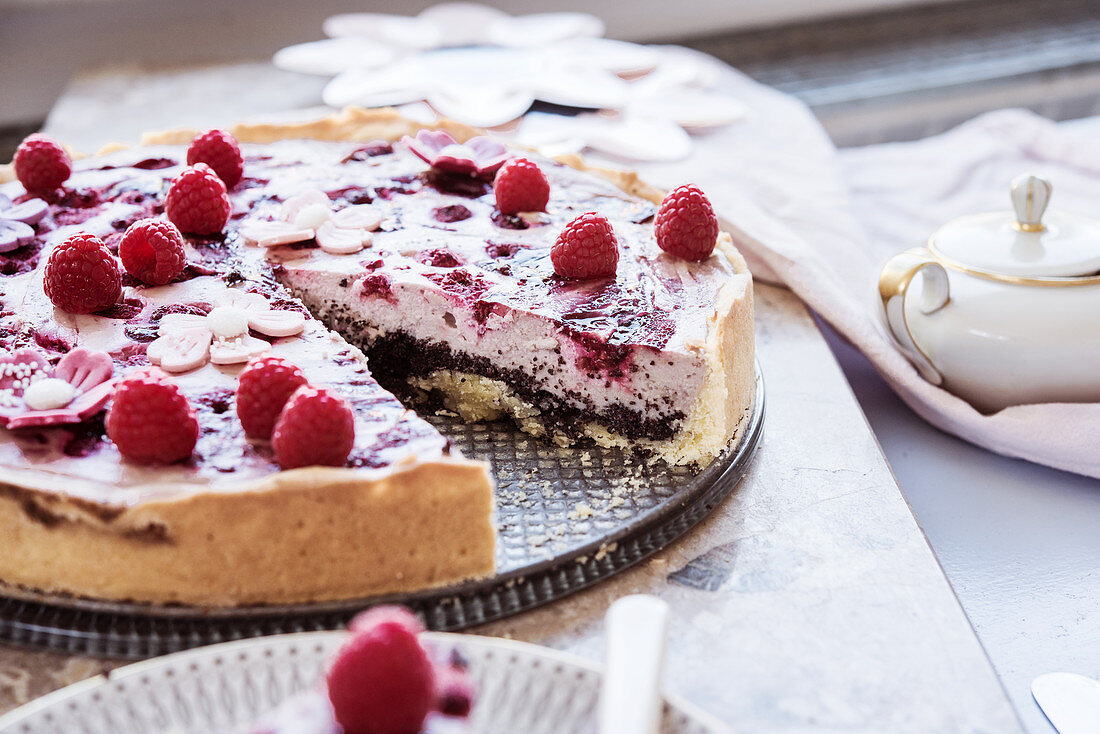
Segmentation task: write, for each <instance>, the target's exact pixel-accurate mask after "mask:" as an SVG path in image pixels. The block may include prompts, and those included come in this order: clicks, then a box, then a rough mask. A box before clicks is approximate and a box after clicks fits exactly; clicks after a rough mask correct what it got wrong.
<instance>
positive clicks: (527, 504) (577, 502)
mask: <svg viewBox="0 0 1100 734" xmlns="http://www.w3.org/2000/svg"><path fill="white" fill-rule="evenodd" d="M427 417H428V419H429V420H431V421H432V423H433V424H434V425H435V426H436V427H437V428H438V429H439V430H440V431H441V432H442V433H443V434H444V435H446V436H447V437H449V438H450V439H451V440H452V442H453V443H454V445H455V446H456V447H457V448H458V449H459V450H460V451H461V452H462V453H463V454H464V455H465V456H469V457H472V458H477V459H484V460H486V461H488V462H490V464H491V465H492V467H493V473H494V475H495V476H496V481H497V490H496V496H497V516H496V526H497V532H498V537H497V559H496V560H497V573H496V575H494V576H492V577H490V578H486V579H479V580H475V581H468V582H465V583H462V584H459V585H456V586H451V587H446V588H438V589H426V590H423V591H419V592H414V593H403V594H396V595H387V596H374V597H369V598H365V599H353V600H345V601H337V602H321V603H315V604H301V605H293V606H257V607H236V608H228V609H201V608H196V607H187V606H154V605H146V604H119V603H112V602H102V601H95V600H89V599H78V598H72V597H63V596H52V595H45V594H39V593H35V592H31V591H24V590H21V589H13V588H10V587H5V588H3V589H2V590H0V641H5V642H10V643H15V644H18V645H26V646H34V647H47V648H52V649H55V650H62V651H65V652H69V653H73V654H84V655H91V656H96V657H112V658H147V657H153V656H157V655H164V654H167V653H170V652H176V651H179V650H183V649H186V648H190V647H197V646H199V645H208V644H213V643H218V642H226V641H229V640H237V639H243V638H247V637H257V636H260V635H271V634H282V633H289V632H308V631H319V630H327V629H338V628H341V627H343V626H344V625H345V624H346V623H347V622H348V620H350V619H351V617H352V616H354V615H355V614H356V613H357V612H358V611H360V610H362V609H363V608H365V607H367V606H371V605H374V604H379V603H396V602H399V603H402V604H406V605H408V606H410V607H412V608H413V609H414V610H416V611H417V612H418V613H420V614H421V615H422V616H423V618H424V620H425V623H426V624H427V625H428V627H429V628H431V629H435V630H459V629H463V628H466V627H470V626H473V625H478V624H483V623H486V622H491V621H493V620H496V619H500V618H502V617H506V616H509V615H512V614H516V613H518V612H521V611H524V610H527V609H531V608H533V607H536V606H539V605H541V604H545V603H547V602H549V601H552V600H554V599H558V598H561V597H563V596H565V595H567V594H570V593H572V592H574V591H578V590H580V589H583V588H585V587H587V586H590V585H592V584H594V583H596V582H597V581H599V580H601V579H604V578H607V577H608V576H611V575H612V574H615V573H617V572H619V571H622V570H623V569H625V568H629V567H630V566H633V565H634V564H636V563H638V562H639V561H641V560H643V559H645V558H647V557H649V556H651V555H653V554H654V553H656V552H657V551H659V550H660V549H662V548H664V547H665V546H666V545H668V544H669V543H671V542H672V541H674V540H676V539H677V538H679V537H680V536H681V535H683V534H684V533H685V532H687V531H688V530H689V529H690V528H691V527H693V526H694V525H695V524H697V523H698V522H699V521H700V520H702V519H703V518H704V517H705V516H706V515H707V514H708V513H709V512H710V511H711V510H712V509H714V507H715V506H716V505H717V504H718V503H719V502H720V501H721V500H723V499H724V498H725V497H726V496H727V495H729V494H730V492H732V491H733V489H734V487H736V486H737V484H738V483H739V482H740V480H741V479H742V478H743V477H744V475H745V472H746V471H747V467H748V464H749V461H750V460H751V459H752V456H753V454H754V453H755V450H756V447H757V444H758V443H759V441H760V436H761V433H762V430H763V424H764V383H763V378H762V376H761V373H760V365H759V363H758V364H757V366H756V396H755V400H754V402H753V406H752V409H751V410H750V411H749V412H748V413H746V415H745V416H744V418H743V419H742V420H743V423H742V425H741V427H740V428H739V432H738V439H737V441H735V442H734V443H732V444H731V445H730V446H728V447H727V448H726V450H725V451H723V453H722V454H721V455H720V456H719V457H718V458H716V459H715V460H714V461H712V462H711V463H710V464H709V465H708V466H706V467H705V468H703V469H702V470H698V471H696V470H692V469H689V468H687V467H679V466H671V467H670V466H668V465H667V464H665V463H664V462H655V461H647V460H645V459H644V458H639V457H633V456H630V455H628V454H626V453H624V452H622V451H620V450H615V449H602V448H599V447H597V446H580V447H573V448H561V447H558V446H556V445H554V444H552V443H549V442H547V441H543V440H541V439H536V438H533V437H531V436H529V435H527V434H525V433H522V432H521V431H519V430H518V429H516V428H515V427H513V426H512V425H511V424H510V423H504V422H499V423H464V422H462V421H461V420H459V419H457V418H454V417H451V416H446V415H437V416H427Z"/></svg>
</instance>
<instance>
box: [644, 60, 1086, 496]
mask: <svg viewBox="0 0 1100 734" xmlns="http://www.w3.org/2000/svg"><path fill="white" fill-rule="evenodd" d="M719 86H720V87H721V88H722V89H724V90H725V91H727V92H728V93H730V94H732V95H734V96H735V97H736V98H737V99H738V100H740V101H741V102H742V103H744V104H745V106H746V107H747V108H748V109H749V110H750V115H749V118H748V119H747V120H746V121H745V122H744V123H742V124H740V125H734V126H731V127H729V128H725V129H721V130H717V131H714V132H712V133H710V134H709V135H706V136H702V137H701V138H698V139H697V140H696V143H697V144H696V150H695V152H694V153H693V154H692V156H691V157H690V158H689V159H688V160H686V161H681V162H678V163H675V164H649V165H645V166H643V167H641V173H642V175H643V177H645V178H646V179H647V180H650V181H652V182H653V183H654V184H656V185H660V186H663V187H673V186H677V185H679V184H681V183H686V182H694V183H696V184H698V185H699V186H701V187H702V188H703V189H704V191H706V192H707V194H708V195H709V196H710V198H711V201H712V202H713V203H714V205H715V208H716V210H717V211H718V213H719V216H720V217H721V218H722V219H723V220H724V224H725V225H727V228H728V229H729V231H730V232H731V234H733V237H734V240H735V241H736V242H737V244H738V246H739V248H740V249H741V251H742V252H743V253H744V254H745V256H746V258H747V259H748V260H749V263H750V266H751V267H752V269H753V273H754V275H755V277H756V278H757V279H763V280H779V281H782V282H783V283H784V284H786V285H787V286H788V287H790V288H791V289H792V290H793V291H794V292H795V293H797V294H798V296H799V297H801V298H802V300H803V301H805V302H806V304H808V305H809V306H810V307H811V308H813V309H814V310H815V311H817V312H818V313H819V314H820V315H821V316H822V317H824V318H825V319H826V320H827V321H828V322H829V323H830V324H832V325H833V326H834V327H835V328H836V329H837V330H838V331H839V332H840V333H841V334H843V335H844V336H845V337H846V338H847V339H849V340H850V341H851V342H852V343H853V344H854V345H855V346H856V347H857V348H858V349H860V351H862V352H863V353H864V354H865V355H867V357H868V358H869V359H870V360H871V362H872V363H873V364H874V365H875V367H876V369H878V371H879V372H880V373H881V374H882V376H883V377H884V378H885V379H886V380H887V381H888V382H889V383H890V384H891V385H892V386H893V388H894V390H895V391H897V393H898V395H899V396H900V397H901V398H902V399H903V400H904V401H905V402H906V403H907V404H908V405H909V406H910V407H911V408H912V409H913V410H914V411H916V412H917V413H918V414H919V415H921V416H922V417H923V418H924V419H926V420H927V421H929V422H930V423H932V424H933V425H935V426H937V427H938V428H940V429H942V430H944V431H947V432H950V433H953V434H955V435H957V436H959V437H961V438H964V439H966V440H968V441H970V442H972V443H975V444H977V445H979V446H982V447H984V448H987V449H989V450H991V451H995V452H997V453H1000V454H1004V455H1006V456H1013V457H1019V458H1023V459H1027V460H1030V461H1033V462H1037V463H1040V464H1046V465H1048V466H1052V467H1056V468H1059V469H1064V470H1068V471H1072V472H1076V473H1079V474H1085V475H1088V476H1094V477H1100V404H1092V403H1090V404H1041V405H1022V406H1015V407H1010V408H1006V409H1004V410H1002V411H1000V412H998V413H996V414H993V415H983V414H982V413H980V412H978V411H977V410H975V409H974V408H972V407H971V406H970V405H969V404H968V403H966V402H965V401H963V400H961V399H960V398H957V397H955V396H954V395H952V394H951V393H948V392H946V391H945V390H943V389H941V388H938V387H935V386H933V385H931V384H930V383H928V382H926V381H925V380H924V379H922V378H921V377H920V375H919V374H918V373H917V371H916V369H914V368H913V366H912V365H911V364H910V363H909V362H908V360H906V359H905V358H904V357H903V356H902V355H901V353H900V352H898V351H897V349H896V348H895V347H894V345H893V343H892V341H891V340H890V339H889V338H888V337H887V336H886V333H885V331H884V329H883V328H882V327H881V325H880V321H879V317H878V304H877V303H876V300H875V299H876V298H877V282H878V273H879V270H880V268H881V266H882V264H883V263H884V262H885V261H886V260H887V259H888V258H889V257H890V256H892V255H894V254H896V253H898V252H900V251H902V250H904V249H907V248H910V247H914V246H917V245H919V244H922V243H923V242H924V241H925V240H927V238H928V236H929V235H930V234H931V233H932V232H933V231H934V230H935V229H937V228H938V227H939V226H940V225H942V224H944V223H946V222H947V221H948V220H949V219H951V218H953V217H956V216H959V215H963V214H971V213H977V212H982V211H989V210H997V209H1004V210H1007V209H1009V201H1008V194H1007V191H1008V182H1009V181H1011V179H1012V178H1013V177H1014V176H1016V175H1017V174H1019V173H1022V172H1024V171H1027V172H1033V173H1036V174H1038V175H1041V176H1044V177H1046V178H1049V179H1051V180H1052V181H1053V183H1054V189H1055V194H1054V204H1053V206H1055V207H1057V208H1064V209H1066V210H1070V211H1077V212H1081V213H1085V214H1090V213H1091V214H1095V213H1097V210H1098V207H1097V202H1100V142H1097V137H1096V136H1095V135H1089V132H1090V129H1089V128H1088V127H1087V126H1077V127H1069V128H1063V127H1060V126H1058V125H1056V124H1054V123H1052V122H1050V121H1048V120H1045V119H1043V118H1040V117H1038V116H1036V115H1033V114H1031V113H1028V112H1023V111H1018V110H1006V111H1000V112H995V113H990V114H987V115H984V116H982V117H979V118H977V119H975V120H973V121H971V122H969V123H967V124H965V125H962V126H961V127H959V128H957V129H955V130H953V131H951V132H948V133H946V134H943V135H939V136H936V137H933V138H928V139H926V140H923V141H918V142H913V143H895V144H887V145H876V146H870V147H867V148H861V149H849V150H845V151H841V152H840V154H839V155H838V153H837V151H836V149H835V148H834V147H833V145H832V143H831V141H829V139H828V136H827V135H826V134H825V132H824V130H823V129H822V128H821V126H820V125H819V124H818V122H817V120H816V119H815V118H814V117H813V115H812V113H811V112H810V111H809V110H808V109H807V108H806V107H805V106H804V105H802V104H801V103H800V102H799V101H797V100H795V99H793V98H791V97H789V96H787V95H784V94H782V93H780V92H777V91H775V90H772V89H768V88H766V87H763V86H761V85H759V84H756V83H755V82H753V81H751V80H750V79H748V78H747V77H745V76H744V75H742V74H740V73H738V72H736V71H734V70H733V69H730V68H729V67H726V66H724V65H723V66H722V70H721V73H720V78H719ZM1096 127H1100V125H1097V126H1095V127H1093V128H1092V130H1095V129H1096ZM765 372H766V371H765ZM765 377H766V374H765Z"/></svg>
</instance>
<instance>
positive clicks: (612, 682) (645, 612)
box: [599, 594, 669, 734]
mask: <svg viewBox="0 0 1100 734" xmlns="http://www.w3.org/2000/svg"><path fill="white" fill-rule="evenodd" d="M668 619H669V609H668V604H666V603H665V602H663V601H661V600H660V599H658V598H657V597H655V596H646V595H641V594H640V595H637V596H627V597H623V598H622V599H619V600H618V601H616V602H615V603H614V604H612V605H611V608H610V609H609V610H608V611H607V620H606V622H607V633H606V634H607V650H606V654H605V657H604V676H603V683H602V689H601V691H600V728H599V731H600V734H656V733H657V729H658V724H659V722H660V715H661V704H662V701H663V699H662V697H661V670H662V668H663V666H664V658H665V640H666V638H667V637H668Z"/></svg>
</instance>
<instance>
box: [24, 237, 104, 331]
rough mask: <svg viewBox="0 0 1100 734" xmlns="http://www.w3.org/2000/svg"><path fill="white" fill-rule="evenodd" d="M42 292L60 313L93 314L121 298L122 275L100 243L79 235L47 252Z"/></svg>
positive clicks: (95, 238)
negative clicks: (48, 254) (48, 255)
mask: <svg viewBox="0 0 1100 734" xmlns="http://www.w3.org/2000/svg"><path fill="white" fill-rule="evenodd" d="M42 290H43V291H45V293H46V297H47V298H49V299H50V301H52V302H53V305H55V306H57V307H58V308H60V309H61V310H62V311H68V312H69V313H95V312H96V311H102V310H103V309H105V308H110V307H111V306H113V305H114V304H115V303H116V302H117V301H118V298H119V296H121V295H122V272H121V271H120V270H119V267H118V261H117V260H115V258H114V256H113V255H112V254H111V252H110V250H108V249H107V246H106V245H105V244H103V240H101V239H99V238H98V237H96V236H95V235H92V234H88V233H86V232H78V233H77V234H74V235H72V236H71V237H69V238H68V239H66V240H65V241H64V242H62V243H61V244H60V245H58V246H56V247H55V248H54V249H53V250H52V251H51V252H50V257H49V259H48V260H47V261H46V267H45V270H44V272H43V278H42Z"/></svg>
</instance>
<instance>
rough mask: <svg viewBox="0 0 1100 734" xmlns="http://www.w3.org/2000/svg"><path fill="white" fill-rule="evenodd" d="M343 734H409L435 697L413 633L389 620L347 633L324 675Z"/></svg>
mask: <svg viewBox="0 0 1100 734" xmlns="http://www.w3.org/2000/svg"><path fill="white" fill-rule="evenodd" d="M326 682H327V684H328V697H329V700H330V701H331V702H332V709H333V712H334V713H335V715H336V721H337V723H338V724H340V726H341V727H343V731H344V734H415V732H419V731H421V729H422V728H423V726H424V719H425V718H427V716H428V713H429V712H430V711H431V710H432V705H433V703H434V701H435V671H434V669H433V668H432V663H431V660H429V659H428V655H427V653H426V652H425V651H424V648H423V647H421V646H420V642H419V641H418V640H417V639H416V634H414V633H413V632H412V631H411V630H409V629H408V628H407V627H405V626H404V625H402V624H400V623H398V622H395V621H383V622H379V623H377V624H375V625H373V626H371V627H369V628H365V629H360V630H357V631H355V632H352V635H351V639H349V640H348V641H347V642H346V643H344V646H343V647H341V648H340V650H339V651H338V652H337V653H336V657H335V659H333V661H332V664H331V665H330V666H329V670H328V674H327V675H326Z"/></svg>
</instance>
